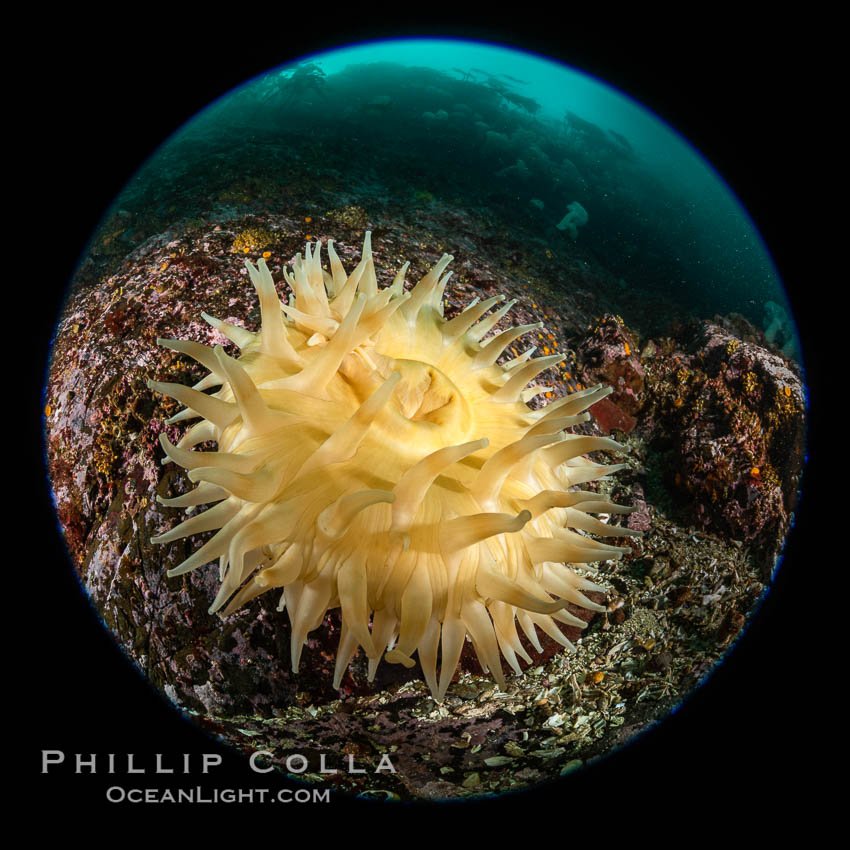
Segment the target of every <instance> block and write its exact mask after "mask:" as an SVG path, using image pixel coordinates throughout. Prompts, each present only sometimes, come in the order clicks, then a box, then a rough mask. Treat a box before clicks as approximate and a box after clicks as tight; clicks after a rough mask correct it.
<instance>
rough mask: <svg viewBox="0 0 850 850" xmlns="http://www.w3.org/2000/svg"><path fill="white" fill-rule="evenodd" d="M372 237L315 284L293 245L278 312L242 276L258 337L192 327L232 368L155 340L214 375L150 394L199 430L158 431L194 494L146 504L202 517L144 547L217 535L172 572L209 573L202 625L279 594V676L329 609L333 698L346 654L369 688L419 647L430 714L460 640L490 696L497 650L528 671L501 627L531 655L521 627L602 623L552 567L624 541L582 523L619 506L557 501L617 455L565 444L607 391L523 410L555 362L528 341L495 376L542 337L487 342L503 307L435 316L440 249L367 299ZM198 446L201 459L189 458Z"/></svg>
mask: <svg viewBox="0 0 850 850" xmlns="http://www.w3.org/2000/svg"><path fill="white" fill-rule="evenodd" d="M370 239H371V237H370V234H369V233H368V232H367V233H366V238H365V242H364V246H363V254H362V259H361V261H360V263H359V264H358V265H357V267H356V268H355V269H354V271H353V272H352V273H351V274H350V275H348V274H346V272H345V270H344V269H343V266H342V263H341V262H340V260H339V258H338V256H337V254H336V251H335V250H334V246H333V241H332V240H328V243H327V250H328V255H329V258H330V273H329V272H327V271H325V270H323V269H322V265H321V257H320V253H321V244H316V245H315V246H314V247H313V249H312V250H311V245H310V244H309V243H308V244H307V246H306V249H305V256H304V257H303V258H302V257H301V255H300V254H299V255H298V256H297V257H296V258H295V261H294V263H293V265H292V269H291V272H285V277H286V280H287V282H288V283H289V285H290V286H291V288H292V291H293V293H294V297H293V299H292V300H291V303H289V304H283V303H281V301H280V299H279V298H278V295H277V292H276V289H275V284H274V281H273V279H272V276H271V273H270V272H269V270H268V268H267V266H266V264H265V262H264V260H262V259H261V260H260V261H259V263H258V266H257V267H255V266H253V265H252V264H251V263H250V262H247V263H246V265H247V268H248V271H249V274H250V277H251V281H252V283H253V285H254V287H255V289H256V291H257V294H258V296H259V301H260V311H261V319H262V327H261V330H260V332H259V333H256V334H255V333H252V332H250V331H247V330H245V329H243V328H240V327H237V326H235V325H232V324H228V323H226V322H222V321H219V320H218V319H215V318H213V317H211V316H208V315H206V314H203V315H204V318H205V319H206V321H207V322H209V323H210V324H211V325H212V326H213V327H214V328H216V329H217V330H219V331H220V332H221V333H222V334H224V335H225V336H226V337H227V338H229V339H230V340H231V341H232V342H234V343H235V344H236V345H237V346H238V347H239V349H240V350H241V355H240V357H239V358H238V359H234V358H231V357H229V356H228V355H227V354H226V353H225V352H224V350H223V349H222V348H221V347H220V346H216V347H215V348H210V347H208V346H205V345H202V344H200V343H196V342H190V341H181V340H159V342H160V344H161V345H163V346H165V347H167V348H170V349H172V350H174V351H177V352H181V353H183V354H186V355H188V356H190V357H192V358H194V359H195V360H197V361H198V362H199V363H201V364H202V365H203V366H205V367H206V368H207V369H209V370H210V374H209V375H207V377H205V378H204V379H203V380H201V381H200V382H198V383H197V384H195V386H194V387H191V388H190V387H187V386H183V385H181V384H174V383H158V382H153V381H152V382H150V384H149V385H150V387H151V388H152V389H154V390H157V391H159V392H162V393H164V394H166V395H169V396H171V397H172V398H174V399H176V400H177V401H179V402H181V403H183V404H184V405H186V408H185V409H184V410H182V411H181V412H180V413H178V414H177V415H176V416H174V417H172V419H170V420H169V424H170V423H174V422H179V421H182V420H190V419H200V421H199V422H197V423H196V424H194V425H193V426H192V427H190V428H189V430H188V431H187V432H186V434H185V435H184V437H183V438H182V439H181V440H180V441H179V442H178V444H177V445H173V444H172V443H171V442H170V441H169V440H168V438H167V437H166V436H165V435H164V434H163V435H161V437H160V440H161V443H162V446H163V448H164V450H165V452H166V455H167V458H166V459H165V460H164V462H168V461H169V460H170V461H174V462H175V463H177V464H179V465H180V466H182V467H184V468H186V469H188V470H189V473H188V475H189V478H190V480H191V481H193V482H195V483H197V485H198V486H197V488H196V489H195V490H193V491H191V492H190V493H187V494H185V495H182V496H179V497H177V498H173V499H162V498H160V501H161V502H162V504H164V505H166V506H170V507H192V506H197V505H205V504H210V503H216V504H215V506H214V507H211V508H209V509H208V510H206V511H205V512H203V513H201V514H198V515H196V516H193V517H191V518H189V519H187V520H186V521H184V522H183V523H181V524H180V525H178V526H177V527H176V528H174V529H172V530H171V531H169V532H167V533H165V534H163V535H160V536H159V537H157V538H154V542H156V543H169V542H171V541H173V540H177V539H179V538H183V537H187V536H190V535H194V534H199V533H201V532H207V531H216V534H215V535H214V536H213V537H212V538H211V539H210V540H209V541H208V542H207V543H205V544H204V545H203V546H201V548H199V549H198V550H197V551H196V552H195V553H194V554H192V555H191V556H190V557H189V558H187V559H186V560H185V561H184V562H183V563H182V564H180V565H179V566H178V567H176V568H174V569H173V570H171V571H169V575H180V574H183V573H187V572H189V571H190V570H194V569H196V568H198V567H201V566H203V565H205V564H207V563H209V562H211V561H213V560H216V559H218V561H219V573H220V579H221V587H220V590H219V592H218V595H217V597H216V599H215V601H214V603H213V605H212V607H211V609H210V610H211V612H218V613H219V614H220V615H221V616H227V615H229V614H230V613H231V612H233V611H235V610H236V609H238V608H239V607H240V606H242V605H244V604H245V603H247V602H248V601H250V600H251V599H253V598H255V597H257V596H259V595H260V594H261V593H264V592H266V591H268V590H271V589H274V588H282V595H281V599H280V604H279V606H278V607H279V610H282V609H284V608H285V609H286V610H287V612H288V614H289V617H290V621H291V624H292V635H291V660H292V667H293V670H297V669H298V664H299V658H300V655H301V650H302V647H303V646H304V644H305V642H306V639H307V635H308V633H309V632H310V631H311V630H313V629H315V628H317V627H318V626H319V625H320V624H321V623H322V621H323V619H324V617H325V614H326V613H327V611H328V610H329V609H333V608H336V607H339V608H340V609H341V620H342V631H341V637H340V643H339V647H338V650H337V657H336V667H335V676H334V685H335V687H338V686H339V683H340V681H341V679H342V677H343V675H344V673H345V670H346V668H347V666H348V664H349V662H350V661H351V659H352V657H353V656H354V654H355V652H356V651H357V649H358V647H362V648H363V650H364V652H365V653H366V655H367V657H368V659H369V677H370V680H371V679H372V678H373V677H374V675H375V671H376V669H377V666H378V664H379V662H380V660H381V658H382V656H383V657H384V658H385V659H386V661H388V662H390V663H400V664H403V665H404V666H406V667H412V666H413V665H414V661H413V659H412V657H411V656H412V655H413V653H414V652H418V657H419V661H420V664H421V666H422V670H423V672H424V676H425V680H426V682H427V684H428V687H429V688H430V690H431V693H432V695H433V696H434V697H435V698H436V699H442V698H443V696H444V695H445V693H446V689H447V688H448V685H449V683H450V682H451V680H452V677H453V675H454V672H455V670H456V668H457V666H458V662H459V659H460V655H461V651H462V648H463V643H464V641H465V639H466V637H467V636H468V637H469V638H470V639H471V641H472V644H473V646H474V649H475V651H476V654H477V656H478V659H479V661H480V663H481V666H482V668H483V669H484V671H485V672H488V671H489V672H490V674H491V675H492V676H493V677H494V678H495V679H496V681H498V682H499V684H501V685H504V682H505V680H504V675H503V671H502V656H503V657H504V659H505V660H506V661H507V663H508V665H509V666H510V667H511V668H512V669H513V670H514V671H515V672H516V673H517V674H520V673H521V668H520V666H519V661H518V658H517V657H518V656H519V657H520V658H522V659H524V660H525V661H526V662H528V663H530V662H531V659H530V657H529V655H528V653H527V652H526V650H525V648H524V647H523V645H522V643H521V642H520V638H519V635H518V632H517V623H519V626H520V628H521V629H522V631H523V632H524V633H525V635H526V636H527V638H528V640H529V641H530V643H531V644H532V645H533V646H534V647H535V648H536V649H537V650H538V651H542V649H541V646H540V642H539V639H538V635H537V631H536V629H537V628H538V627H539V628H540V629H542V630H543V631H544V632H545V633H546V634H548V635H549V636H550V637H552V638H553V639H554V640H556V641H557V642H558V643H560V644H561V645H563V646H564V647H566V648H568V649H573V648H574V647H573V646H572V644H571V643H570V642H569V641H568V640H567V638H566V637H565V636H564V635H563V633H562V632H561V630H560V629H559V628H558V625H557V623H563V624H566V625H569V626H576V627H578V628H583V627H584V626H585V625H586V623H585V622H584V621H583V620H581V619H579V618H578V617H575V616H573V615H572V614H570V613H569V612H568V611H567V610H566V606H567V604H568V603H573V604H575V605H578V606H580V607H582V608H586V609H589V610H594V611H603V610H605V609H604V608H603V607H602V606H600V605H598V604H596V603H594V602H592V601H591V600H590V599H588V598H587V597H586V596H585V595H584V594H583V593H582V591H583V590H604V588H602V587H600V586H599V585H597V584H594V583H593V582H591V581H589V580H588V579H587V578H584V577H582V576H580V575H578V574H577V573H576V572H575V571H574V570H573V569H571V568H570V567H569V566H567V564H579V565H581V567H582V568H583V569H589V568H586V563H587V562H595V561H602V560H608V559H611V558H620V557H622V555H623V554H624V553H625V552H628V551H630V550H629V549H628V548H624V547H618V546H610V545H607V544H604V543H601V542H599V541H597V540H595V539H593V538H592V537H589V536H587V533H588V532H589V533H591V534H596V535H600V536H617V537H624V536H627V535H640V532H638V531H633V530H631V529H628V528H622V527H617V526H612V525H608V524H607V523H605V522H602V521H601V520H599V519H596V518H594V517H592V516H590V514H594V513H604V514H617V513H621V514H622V513H628V512H629V511H630V508H627V507H624V506H620V505H615V504H612V503H610V502H607V501H605V500H604V499H603V497H601V496H600V495H599V494H597V493H595V492H591V491H586V490H581V489H574V488H575V487H576V485H580V484H583V483H586V482H591V481H595V480H597V479H599V478H602V477H603V476H605V475H608V474H610V473H612V472H615V471H617V470H618V469H620V468H622V466H624V465H623V464H617V465H603V464H598V463H595V462H592V461H590V460H588V459H587V458H586V457H584V455H585V454H587V453H588V452H593V451H600V450H603V451H622V450H623V446H621V445H620V444H619V443H617V442H615V441H614V440H611V439H608V438H606V437H593V436H585V435H581V434H568V433H566V430H565V429H568V428H571V427H572V426H574V425H576V424H578V423H581V422H586V421H587V420H588V419H589V414H588V413H587V412H586V411H587V409H588V408H589V407H591V406H592V405H593V404H595V403H597V402H598V401H599V400H601V399H602V398H604V397H605V396H607V395H608V394H609V392H610V389H609V388H605V387H603V386H601V385H600V386H594V387H590V388H588V389H584V390H581V391H579V392H575V393H572V394H570V395H567V396H565V397H564V398H562V399H559V400H558V401H556V402H553V403H551V404H549V405H548V406H547V407H545V408H542V409H540V410H532V409H531V408H530V407H529V406H528V404H527V402H528V401H530V400H531V399H532V398H534V396H536V395H538V394H540V393H541V392H545V389H546V388H545V387H540V386H537V385H533V386H531V387H527V385H528V384H529V383H530V382H531V381H532V380H533V379H534V378H535V377H536V376H537V375H539V374H540V373H541V372H543V371H544V370H546V369H548V368H550V367H552V366H554V365H555V364H557V363H559V362H561V361H562V360H563V357H562V356H561V355H559V354H554V355H551V356H548V357H540V358H535V359H531V355H532V353H533V351H534V349H533V348H531V349H528V350H527V351H525V352H524V353H522V354H520V355H518V356H517V357H515V358H514V359H513V360H510V361H508V362H506V363H505V364H504V365H499V364H498V363H497V361H498V359H499V357H500V355H501V354H502V352H503V351H505V349H506V348H507V347H508V346H509V345H511V343H513V342H514V341H515V340H517V339H518V338H519V337H521V336H522V335H523V334H525V333H526V332H528V331H531V330H536V329H537V328H538V327H540V326H539V325H524V326H519V327H513V328H508V329H507V330H504V331H502V332H501V333H498V334H496V335H495V336H493V337H492V338H491V339H489V340H486V341H484V337H485V336H486V335H487V333H488V332H489V331H490V330H492V329H493V328H494V327H495V326H496V325H497V324H498V322H499V321H500V320H501V319H502V318H503V317H504V316H506V315H507V313H508V311H509V310H510V309H511V307H512V306H513V303H514V302H509V303H507V304H505V305H504V306H501V307H499V308H498V309H496V310H495V311H494V312H492V313H490V314H489V315H485V314H487V313H488V311H489V310H490V309H491V308H492V307H495V306H496V305H497V304H499V303H500V302H501V301H503V300H504V296H498V295H497V296H494V297H491V298H487V299H485V300H484V301H479V300H478V299H475V300H474V301H473V302H472V303H471V304H470V305H469V306H467V308H466V309H465V310H463V311H462V312H461V313H460V314H459V315H457V316H456V317H455V318H453V319H451V320H446V319H445V318H444V316H443V292H444V290H445V287H446V284H447V283H448V280H449V278H450V277H451V272H449V273H446V274H444V272H445V270H446V268H447V266H448V265H449V263H450V262H451V260H452V257H451V256H449V255H447V254H444V255H443V257H442V258H441V259H440V260H439V262H437V264H436V265H435V266H434V267H433V268H432V269H431V270H430V271H429V272H428V273H427V274H426V275H425V276H424V277H423V278H422V279H421V280H420V281H419V283H418V284H417V285H416V286H414V287H413V289H412V290H410V291H408V292H405V290H404V276H405V272H406V270H407V268H408V264H407V263H406V264H405V265H404V266H402V268H401V270H400V271H399V272H398V274H397V275H396V277H395V280H394V282H393V283H392V285H390V286H388V287H387V288H385V289H383V290H379V289H378V284H377V278H376V275H375V269H374V264H373V260H372V252H371V244H370ZM214 387H220V389H219V390H218V391H217V392H215V393H213V394H208V393H205V392H204V390H207V389H212V388H214ZM207 441H216V442H217V443H218V451H211V452H204V451H193V450H192V449H193V448H194V447H195V446H197V445H199V444H201V443H204V442H207ZM370 624H371V628H370ZM500 653H501V655H500ZM438 657H439V675H438V672H437V670H438Z"/></svg>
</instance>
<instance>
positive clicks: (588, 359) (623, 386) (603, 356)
mask: <svg viewBox="0 0 850 850" xmlns="http://www.w3.org/2000/svg"><path fill="white" fill-rule="evenodd" d="M638 350H639V349H638V340H637V338H636V335H635V334H634V333H633V332H632V331H630V330H629V329H628V328H627V327H626V325H625V324H624V323H623V320H622V319H621V318H620V317H619V316H612V315H611V314H610V313H606V314H605V315H603V316H602V317H601V318H600V319H599V320H598V321H597V322H596V324H595V325H594V326H593V327H592V329H591V330H590V331H589V332H588V333H587V334H586V335H585V336H584V337H582V339H581V340H580V341H579V343H578V345H577V347H576V356H577V358H578V360H579V362H580V363H581V365H582V368H583V370H584V375H585V383H587V384H595V383H604V384H607V385H608V386H610V387H613V388H614V392H613V393H612V394H611V396H610V397H609V399H608V400H610V401H611V402H612V403H613V404H614V405H616V406H617V408H619V411H620V412H619V413H616V412H615V411H614V410H613V409H612V408H611V407H610V406H608V407H603V408H599V409H600V410H601V412H602V416H603V420H604V421H607V422H608V427H609V429H610V428H618V429H620V430H622V431H626V432H627V433H628V431H630V430H631V429H632V428H633V427H634V421H633V420H632V421H631V425H629V420H630V419H631V417H632V416H633V415H634V414H635V413H637V412H638V411H639V410H640V409H641V407H642V405H643V390H644V378H645V375H644V369H643V366H642V365H641V361H640V357H639V355H638ZM593 412H594V415H596V410H594V411H593ZM624 416H625V417H627V418H623V417H624ZM615 420H617V421H620V423H621V424H616V422H615ZM602 427H603V429H604V428H605V425H602ZM606 433H607V432H606Z"/></svg>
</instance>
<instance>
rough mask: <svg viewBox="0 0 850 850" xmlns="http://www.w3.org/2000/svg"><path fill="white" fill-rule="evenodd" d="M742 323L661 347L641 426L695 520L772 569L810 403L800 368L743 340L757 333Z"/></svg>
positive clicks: (720, 323) (704, 329) (650, 367)
mask: <svg viewBox="0 0 850 850" xmlns="http://www.w3.org/2000/svg"><path fill="white" fill-rule="evenodd" d="M741 322H742V319H741V318H740V317H736V318H735V319H734V320H733V321H730V320H725V319H716V320H715V321H714V322H703V323H702V324H701V325H699V326H696V327H691V328H689V329H687V330H685V331H684V332H683V333H682V340H681V341H678V342H677V341H674V340H664V341H662V342H661V344H660V347H659V350H658V351H657V352H656V353H655V356H654V357H653V359H652V361H651V362H650V363H648V364H647V372H648V374H647V392H646V397H647V398H648V399H650V403H649V404H648V405H647V408H646V409H645V411H644V418H643V422H642V427H643V426H644V425H645V427H647V428H648V429H651V430H653V432H654V435H653V437H652V439H651V445H653V446H654V447H655V448H657V449H659V450H666V451H667V458H668V467H667V471H668V474H669V477H670V478H671V479H672V480H671V481H670V482H669V484H670V485H671V486H672V487H673V488H675V490H676V491H677V492H678V494H679V496H680V499H681V509H682V510H683V511H685V512H686V513H687V514H688V518H689V520H690V521H692V522H695V523H696V524H698V525H699V526H701V527H702V528H705V529H713V530H714V531H717V532H719V533H723V534H727V535H730V536H731V537H732V538H734V539H737V540H740V541H743V542H746V543H749V544H752V545H753V548H754V551H755V552H756V554H757V557H758V559H759V561H760V563H761V565H762V568H763V569H764V570H768V571H769V570H770V569H771V568H772V565H773V562H774V558H775V555H776V554H777V547H778V546H779V544H780V543H781V541H782V540H783V539H784V537H785V534H786V533H787V531H788V529H789V526H790V522H791V514H792V511H793V510H794V505H795V502H796V497H797V487H798V484H799V476H800V471H801V469H802V464H803V459H804V452H805V422H804V413H805V396H804V390H803V385H802V382H801V380H800V375H799V373H798V367H796V364H793V362H791V361H786V360H783V359H782V358H781V357H779V356H777V355H775V354H772V353H771V352H769V351H767V350H766V349H765V348H764V347H762V346H760V345H758V344H756V343H754V342H752V341H750V342H748V341H745V340H744V339H742V336H747V337H749V338H751V339H752V338H753V337H754V336H755V334H754V333H752V332H751V333H746V334H742V333H740V331H739V330H738V326H739V325H740V324H741ZM750 331H754V329H752V328H750Z"/></svg>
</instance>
